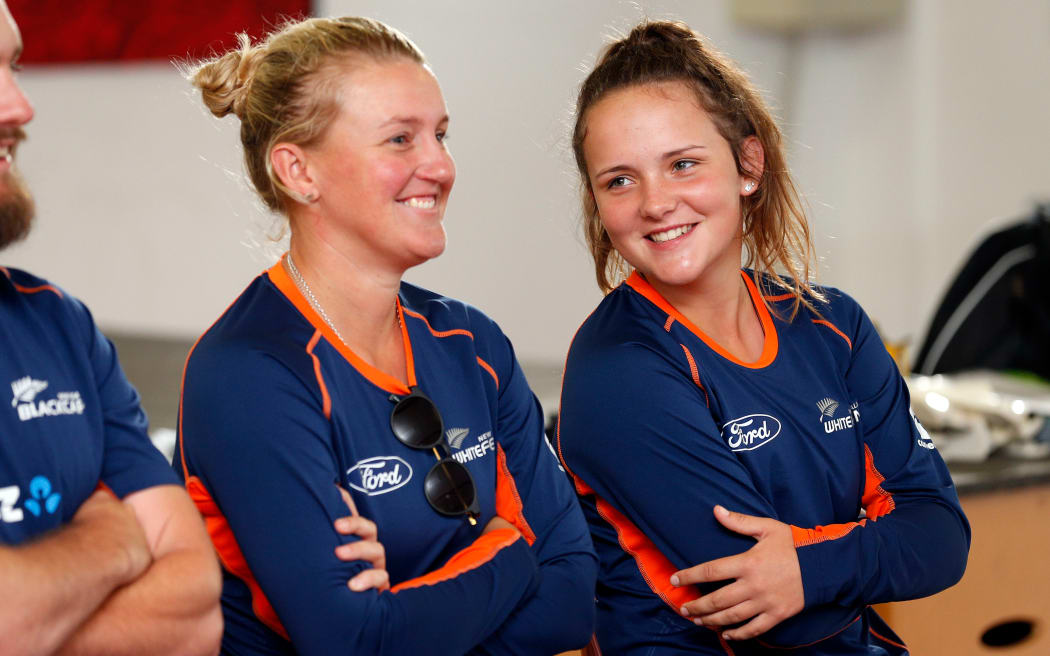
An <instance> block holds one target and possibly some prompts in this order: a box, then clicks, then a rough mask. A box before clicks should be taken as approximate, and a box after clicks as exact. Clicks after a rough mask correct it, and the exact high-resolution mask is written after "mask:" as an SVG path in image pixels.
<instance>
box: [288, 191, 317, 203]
mask: <svg viewBox="0 0 1050 656" xmlns="http://www.w3.org/2000/svg"><path fill="white" fill-rule="evenodd" d="M288 195H290V196H291V197H292V198H293V199H295V200H297V201H299V202H300V203H303V204H304V205H306V204H309V203H312V202H314V201H315V200H317V192H315V191H311V192H308V193H305V194H304V193H302V192H300V191H292V192H289V194H288Z"/></svg>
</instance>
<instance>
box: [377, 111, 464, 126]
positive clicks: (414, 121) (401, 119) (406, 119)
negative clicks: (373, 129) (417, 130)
mask: <svg viewBox="0 0 1050 656" xmlns="http://www.w3.org/2000/svg"><path fill="white" fill-rule="evenodd" d="M447 122H448V114H445V115H444V116H442V117H441V120H440V121H438V124H439V125H440V124H441V123H447ZM398 123H407V124H409V125H413V126H415V125H420V124H422V123H423V119H421V118H418V117H416V116H394V117H393V118H390V119H387V120H386V121H383V122H382V123H380V124H379V127H380V129H382V128H385V127H387V126H389V125H396V124H398Z"/></svg>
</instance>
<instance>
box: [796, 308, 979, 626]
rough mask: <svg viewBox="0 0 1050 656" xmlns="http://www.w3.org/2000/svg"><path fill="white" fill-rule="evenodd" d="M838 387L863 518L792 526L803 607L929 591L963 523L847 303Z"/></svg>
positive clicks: (966, 539)
mask: <svg viewBox="0 0 1050 656" xmlns="http://www.w3.org/2000/svg"><path fill="white" fill-rule="evenodd" d="M843 304H844V305H846V307H847V308H848V309H851V310H852V312H851V313H849V315H847V317H846V318H844V319H843V321H842V322H843V323H844V324H847V325H846V326H845V330H846V331H847V332H846V334H847V335H849V336H850V339H849V344H850V359H849V366H848V369H847V370H846V372H845V379H846V385H847V386H848V387H849V389H850V391H851V392H852V393H853V395H854V398H856V399H858V407H857V409H856V412H855V416H856V417H858V418H859V426H860V428H861V432H862V434H863V438H864V446H865V490H864V497H863V505H864V510H865V515H866V517H865V518H864V519H861V520H860V521H857V522H850V523H845V524H836V525H831V526H819V527H807V528H798V527H793V532H794V535H795V544H796V547H797V548H798V557H799V563H800V565H801V567H802V573H803V580H804V581H805V590H806V604H807V606H809V605H813V604H821V603H828V602H834V603H836V604H841V605H847V606H853V605H857V604H872V603H878V602H884V601H902V600H906V599H914V598H917V597H924V596H927V595H931V594H934V593H936V592H939V591H941V590H943V589H944V588H947V587H948V586H950V585H953V584H954V583H956V582H957V581H958V580H959V579H960V578H961V577H962V574H963V571H964V569H965V567H966V557H967V553H968V550H969V544H970V527H969V524H968V522H967V521H966V517H965V516H964V515H963V512H962V509H961V508H960V506H959V500H958V497H957V496H956V494H955V489H954V487H953V486H952V480H951V476H950V475H949V473H948V470H947V468H946V467H945V466H944V462H943V460H941V457H940V455H939V454H938V453H937V451H936V450H935V449H934V446H933V442H932V441H930V439H929V436H928V435H927V434H926V433H925V431H924V430H923V429H922V427H921V426H920V425H919V423H918V421H917V420H916V419H915V418H914V415H912V413H911V410H910V398H909V395H908V389H907V387H906V386H905V384H904V381H903V379H902V378H901V376H900V374H899V373H898V371H897V367H896V365H895V364H894V363H893V360H892V359H891V358H890V356H889V354H888V353H887V352H886V349H885V348H884V347H883V345H882V342H881V341H880V340H879V337H878V334H877V333H876V331H875V329H874V327H873V326H872V324H871V322H870V320H869V319H868V317H867V316H866V315H865V314H864V312H863V311H862V310H861V309H860V308H859V307H858V306H856V304H855V303H843Z"/></svg>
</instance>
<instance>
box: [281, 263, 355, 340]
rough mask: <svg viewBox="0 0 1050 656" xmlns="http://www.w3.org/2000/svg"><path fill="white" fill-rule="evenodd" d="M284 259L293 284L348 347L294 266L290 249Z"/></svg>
mask: <svg viewBox="0 0 1050 656" xmlns="http://www.w3.org/2000/svg"><path fill="white" fill-rule="evenodd" d="M286 260H287V262H288V271H289V272H290V273H291V274H292V280H294V281H295V286H296V287H298V288H299V291H301V292H302V293H303V294H304V295H305V296H306V300H308V301H310V306H311V307H312V308H313V309H314V310H316V311H317V314H319V315H321V318H322V319H324V322H325V323H326V324H328V327H329V328H331V329H332V332H333V333H335V336H336V337H338V338H339V341H340V342H342V343H343V346H345V347H346V348H350V345H349V344H347V343H346V340H345V339H343V335H342V333H340V332H339V329H338V328H336V327H335V324H334V323H332V320H331V319H330V318H329V317H328V313H327V312H325V311H324V308H323V307H321V302H320V301H318V300H317V297H316V296H314V292H313V290H312V289H310V285H307V284H306V280H305V279H304V278H303V274H301V273H299V269H297V268H295V262H293V261H292V252H291V251H288V257H287V258H286ZM351 350H353V349H351Z"/></svg>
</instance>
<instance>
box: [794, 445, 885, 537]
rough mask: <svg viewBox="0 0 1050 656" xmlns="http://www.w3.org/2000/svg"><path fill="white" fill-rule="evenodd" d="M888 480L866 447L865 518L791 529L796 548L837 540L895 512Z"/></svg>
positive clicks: (866, 446)
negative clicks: (887, 486)
mask: <svg viewBox="0 0 1050 656" xmlns="http://www.w3.org/2000/svg"><path fill="white" fill-rule="evenodd" d="M885 480H886V477H885V476H883V475H882V474H881V473H880V472H879V470H878V469H876V468H875V459H874V457H873V456H872V455H871V449H870V448H868V445H867V444H865V445H864V497H863V498H862V499H861V503H862V504H863V505H864V514H865V518H864V519H862V520H860V521H856V522H847V523H844V524H827V525H825V526H817V527H815V528H800V527H798V526H792V527H791V537H792V538H793V539H794V541H795V547H805V546H809V545H811V544H817V543H818V542H824V541H825V540H837V539H839V538H841V537H844V536H846V535H848V534H849V533H850V532H851V531H852V530H853V529H855V528H858V527H861V526H864V525H865V524H866V523H867V522H868V520H871V521H873V522H874V521H875V520H877V519H878V518H879V517H883V516H885V515H888V514H890V513H891V512H893V509H894V508H896V507H897V504H896V502H895V501H894V500H893V495H892V494H890V493H889V492H887V491H886V490H884V489H882V482H883V481H885Z"/></svg>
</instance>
